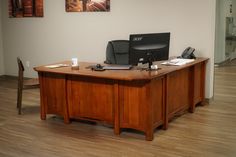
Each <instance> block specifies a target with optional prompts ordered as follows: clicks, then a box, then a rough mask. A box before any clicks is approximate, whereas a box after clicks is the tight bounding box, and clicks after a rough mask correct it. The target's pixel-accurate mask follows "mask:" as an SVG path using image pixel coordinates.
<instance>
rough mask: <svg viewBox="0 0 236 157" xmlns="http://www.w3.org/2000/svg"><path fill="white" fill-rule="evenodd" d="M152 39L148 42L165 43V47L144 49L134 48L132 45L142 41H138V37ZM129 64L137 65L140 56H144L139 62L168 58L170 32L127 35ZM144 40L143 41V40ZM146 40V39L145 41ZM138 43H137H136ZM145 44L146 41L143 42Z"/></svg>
mask: <svg viewBox="0 0 236 157" xmlns="http://www.w3.org/2000/svg"><path fill="white" fill-rule="evenodd" d="M140 37H141V38H144V40H145V39H147V38H148V40H150V38H153V39H154V40H153V41H152V42H150V43H149V44H150V45H151V44H165V45H166V47H164V48H159V49H146V50H135V49H134V48H133V47H134V46H137V45H138V44H140V45H141V44H143V42H140V41H141V40H140V41H138V40H139V38H140ZM134 39H135V41H134ZM129 42H130V43H129V64H130V65H137V64H138V63H140V61H139V60H140V58H144V60H143V61H142V62H141V63H143V64H144V63H150V62H153V61H161V60H168V59H169V47H170V32H164V33H147V34H131V35H130V37H129ZM144 42H145V41H144ZM146 42H147V41H146ZM137 43H138V44H137ZM145 44H146V43H145ZM149 55H150V56H149Z"/></svg>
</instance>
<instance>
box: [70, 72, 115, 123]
mask: <svg viewBox="0 0 236 157" xmlns="http://www.w3.org/2000/svg"><path fill="white" fill-rule="evenodd" d="M113 88H114V86H113V81H112V80H106V79H94V78H91V77H81V76H68V80H67V91H68V106H69V116H70V118H85V119H86V118H87V119H94V120H101V121H106V122H107V123H111V124H113V123H114V105H113V104H114V89H113Z"/></svg>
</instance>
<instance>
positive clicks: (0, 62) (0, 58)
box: [0, 2, 4, 76]
mask: <svg viewBox="0 0 236 157" xmlns="http://www.w3.org/2000/svg"><path fill="white" fill-rule="evenodd" d="M3 57H4V56H3V44H2V2H0V76H1V75H3V74H4V62H3V61H4V60H3Z"/></svg>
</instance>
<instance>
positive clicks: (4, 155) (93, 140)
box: [0, 66, 236, 157]
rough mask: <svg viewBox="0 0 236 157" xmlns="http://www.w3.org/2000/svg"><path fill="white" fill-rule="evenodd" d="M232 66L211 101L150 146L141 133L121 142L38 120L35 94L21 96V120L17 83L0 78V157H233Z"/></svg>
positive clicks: (84, 128) (218, 79) (219, 75)
mask: <svg viewBox="0 0 236 157" xmlns="http://www.w3.org/2000/svg"><path fill="white" fill-rule="evenodd" d="M235 72H236V66H226V67H218V68H216V71H215V94H214V95H215V97H214V101H213V102H212V103H211V104H210V105H207V106H203V107H202V106H199V107H197V108H196V112H195V113H194V114H191V113H187V114H185V115H182V116H181V117H178V118H176V119H174V120H173V121H172V122H171V123H170V125H169V129H168V130H167V131H163V130H161V129H157V130H156V132H155V134H154V136H155V137H154V140H153V141H151V142H150V141H145V137H144V135H143V134H142V133H139V132H134V131H124V132H122V134H121V135H120V136H115V135H114V134H113V129H112V128H110V127H107V126H103V125H102V124H88V123H81V122H72V123H71V124H69V125H66V124H64V123H63V120H62V119H61V118H60V117H56V116H53V115H52V116H49V117H48V119H47V120H46V121H41V120H40V118H39V91H38V90H37V89H36V90H29V91H25V92H24V94H23V106H24V108H23V115H17V110H16V80H15V79H12V78H8V77H7V78H5V77H0V157H21V156H22V157H80V156H81V157H132V156H134V157H155V156H160V157H235V156H236V73H235Z"/></svg>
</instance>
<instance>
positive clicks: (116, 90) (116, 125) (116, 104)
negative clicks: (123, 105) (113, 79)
mask: <svg viewBox="0 0 236 157" xmlns="http://www.w3.org/2000/svg"><path fill="white" fill-rule="evenodd" d="M113 98H114V99H113V100H114V109H115V112H114V113H115V118H114V133H115V134H116V135H119V134H120V106H119V105H120V104H119V86H118V84H117V83H115V84H114V95H113Z"/></svg>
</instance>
